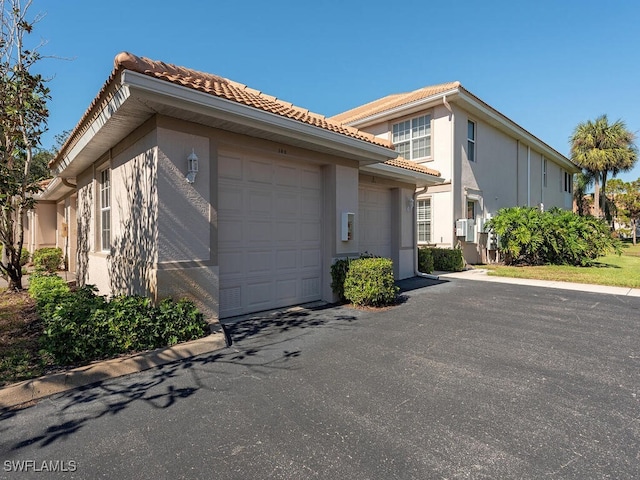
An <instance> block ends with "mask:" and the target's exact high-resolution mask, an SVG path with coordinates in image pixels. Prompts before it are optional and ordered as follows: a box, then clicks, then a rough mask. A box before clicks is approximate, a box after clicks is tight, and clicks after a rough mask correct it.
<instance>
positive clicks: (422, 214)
mask: <svg viewBox="0 0 640 480" xmlns="http://www.w3.org/2000/svg"><path fill="white" fill-rule="evenodd" d="M416 215H417V222H418V242H419V243H431V199H430V198H425V199H422V200H418V201H417V202H416Z"/></svg>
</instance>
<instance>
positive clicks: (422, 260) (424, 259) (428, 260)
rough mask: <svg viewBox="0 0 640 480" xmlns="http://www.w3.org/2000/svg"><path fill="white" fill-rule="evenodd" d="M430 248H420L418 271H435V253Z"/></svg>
mask: <svg viewBox="0 0 640 480" xmlns="http://www.w3.org/2000/svg"><path fill="white" fill-rule="evenodd" d="M431 250H432V249H430V248H419V249H418V271H419V272H421V273H431V272H433V270H434V268H433V265H434V264H433V253H432V251H431Z"/></svg>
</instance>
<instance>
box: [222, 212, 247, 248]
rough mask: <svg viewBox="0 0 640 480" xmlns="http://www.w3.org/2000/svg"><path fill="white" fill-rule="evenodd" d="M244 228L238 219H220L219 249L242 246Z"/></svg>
mask: <svg viewBox="0 0 640 480" xmlns="http://www.w3.org/2000/svg"><path fill="white" fill-rule="evenodd" d="M242 232H243V228H242V222H241V221H240V220H238V219H235V220H234V219H232V218H229V219H228V220H221V219H220V217H218V247H219V248H227V247H230V248H232V247H234V246H238V245H240V244H242V239H243V238H244V237H243V235H242Z"/></svg>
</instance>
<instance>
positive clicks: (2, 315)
mask: <svg viewBox="0 0 640 480" xmlns="http://www.w3.org/2000/svg"><path fill="white" fill-rule="evenodd" d="M42 329H43V326H42V322H41V321H40V318H39V317H38V315H37V313H36V309H35V302H34V301H33V299H32V298H31V297H30V296H29V294H28V293H27V292H26V291H25V292H20V293H7V292H6V291H5V292H1V293H0V387H2V386H4V385H8V384H10V383H15V382H19V381H22V380H28V379H30V378H35V377H39V376H41V375H43V374H44V373H46V371H47V369H48V368H49V367H50V365H49V364H48V362H47V361H46V360H45V358H44V357H43V356H42V355H41V354H40V352H39V350H40V348H39V338H40V335H41V334H42Z"/></svg>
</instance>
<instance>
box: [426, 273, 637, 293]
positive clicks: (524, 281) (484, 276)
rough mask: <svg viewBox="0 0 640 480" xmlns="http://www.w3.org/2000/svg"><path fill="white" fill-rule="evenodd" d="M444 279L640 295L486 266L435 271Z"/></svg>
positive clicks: (618, 289) (630, 291)
mask: <svg viewBox="0 0 640 480" xmlns="http://www.w3.org/2000/svg"><path fill="white" fill-rule="evenodd" d="M434 275H438V276H439V277H440V278H442V279H452V278H460V279H463V280H480V281H483V282H494V283H510V284H512V285H528V286H531V287H545V288H558V289H562V290H574V291H578V292H587V293H604V294H609V295H623V296H629V297H640V288H629V287H609V286H606V285H591V284H587V283H573V282H558V281H553V280H534V279H530V278H509V277H498V276H493V275H489V270H487V269H485V268H474V269H472V270H465V271H464V272H434Z"/></svg>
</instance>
